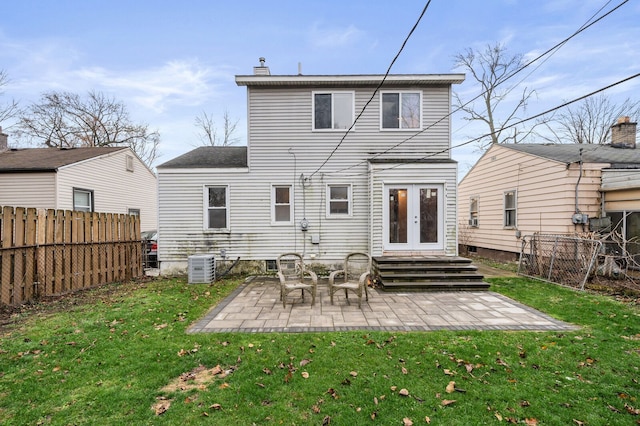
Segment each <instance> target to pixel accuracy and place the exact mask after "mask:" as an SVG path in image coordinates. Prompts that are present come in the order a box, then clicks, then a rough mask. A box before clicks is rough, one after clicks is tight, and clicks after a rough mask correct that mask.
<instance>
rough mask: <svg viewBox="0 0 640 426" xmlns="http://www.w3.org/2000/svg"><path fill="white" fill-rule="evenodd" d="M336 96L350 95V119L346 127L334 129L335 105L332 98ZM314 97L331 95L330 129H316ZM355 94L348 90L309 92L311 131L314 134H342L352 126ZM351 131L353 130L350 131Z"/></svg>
mask: <svg viewBox="0 0 640 426" xmlns="http://www.w3.org/2000/svg"><path fill="white" fill-rule="evenodd" d="M337 94H349V95H351V119H350V121H349V123H348V125H347V127H344V128H342V127H335V125H336V123H335V116H334V114H335V107H334V105H335V103H334V96H333V95H337ZM316 95H331V127H330V128H320V129H318V128H316ZM355 98H356V95H355V92H353V91H348V90H318V91H313V92H311V129H312V130H313V131H315V132H336V131H338V132H344V131H346V130H347V129H349V127H351V125H352V124H353V120H354V119H355V109H356V108H355ZM351 130H352V131H353V130H355V128H354V129H351Z"/></svg>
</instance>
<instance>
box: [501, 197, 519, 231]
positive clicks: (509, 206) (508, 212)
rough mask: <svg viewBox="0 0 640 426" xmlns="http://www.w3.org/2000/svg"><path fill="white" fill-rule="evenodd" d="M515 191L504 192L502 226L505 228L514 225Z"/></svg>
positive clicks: (513, 226)
mask: <svg viewBox="0 0 640 426" xmlns="http://www.w3.org/2000/svg"><path fill="white" fill-rule="evenodd" d="M516 202H517V201H516V191H507V192H505V193H504V226H505V227H507V228H515V227H516Z"/></svg>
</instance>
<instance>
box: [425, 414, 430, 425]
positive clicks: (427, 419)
mask: <svg viewBox="0 0 640 426" xmlns="http://www.w3.org/2000/svg"><path fill="white" fill-rule="evenodd" d="M424 421H425V422H426V423H427V424H431V417H429V416H425V417H424Z"/></svg>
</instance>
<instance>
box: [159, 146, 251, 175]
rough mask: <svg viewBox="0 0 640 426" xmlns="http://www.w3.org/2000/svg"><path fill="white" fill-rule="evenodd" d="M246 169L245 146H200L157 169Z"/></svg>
mask: <svg viewBox="0 0 640 426" xmlns="http://www.w3.org/2000/svg"><path fill="white" fill-rule="evenodd" d="M230 167H247V147H246V146H201V147H199V148H196V149H194V150H193V151H189V152H187V153H186V154H183V155H181V156H179V157H176V158H174V159H173V160H169V161H167V162H166V163H163V164H160V165H159V166H158V168H159V169H209V168H230Z"/></svg>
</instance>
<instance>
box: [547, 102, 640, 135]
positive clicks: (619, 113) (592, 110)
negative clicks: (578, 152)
mask: <svg viewBox="0 0 640 426" xmlns="http://www.w3.org/2000/svg"><path fill="white" fill-rule="evenodd" d="M623 116H629V117H632V118H633V119H634V121H635V120H637V119H638V118H639V117H640V101H631V100H630V99H629V98H627V99H625V101H624V102H622V103H620V104H616V103H614V102H612V101H611V100H610V99H609V98H608V97H607V96H606V95H599V96H596V97H589V98H586V99H584V100H583V101H581V102H580V103H578V104H576V106H575V107H574V108H572V107H571V106H569V107H567V108H565V109H562V110H560V111H559V112H556V113H555V114H554V115H552V116H551V117H549V118H548V119H547V123H546V129H547V130H548V132H544V134H540V135H539V136H540V137H542V138H544V139H545V140H547V141H549V142H553V143H584V144H606V143H610V142H611V136H610V131H611V126H612V125H613V124H615V123H616V121H617V120H618V118H620V117H623Z"/></svg>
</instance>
